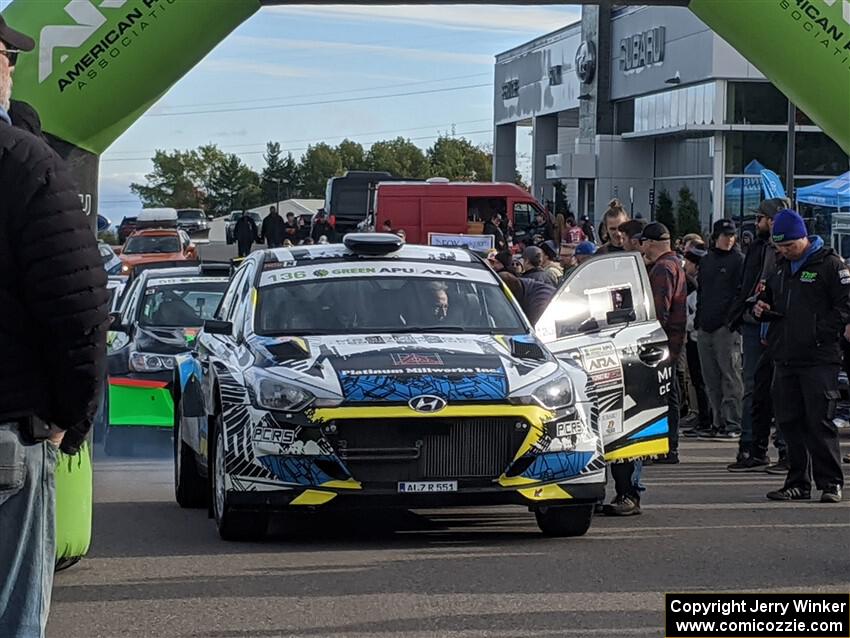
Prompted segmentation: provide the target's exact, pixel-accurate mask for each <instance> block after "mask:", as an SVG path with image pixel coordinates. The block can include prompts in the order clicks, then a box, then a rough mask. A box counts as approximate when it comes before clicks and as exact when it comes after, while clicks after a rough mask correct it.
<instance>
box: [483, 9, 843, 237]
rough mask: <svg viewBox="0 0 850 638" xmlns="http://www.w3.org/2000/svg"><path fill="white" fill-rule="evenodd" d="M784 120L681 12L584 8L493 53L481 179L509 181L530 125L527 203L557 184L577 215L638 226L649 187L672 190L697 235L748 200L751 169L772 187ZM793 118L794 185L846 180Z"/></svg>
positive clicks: (751, 201) (799, 117) (779, 167)
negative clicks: (633, 218) (690, 204)
mask: <svg viewBox="0 0 850 638" xmlns="http://www.w3.org/2000/svg"><path fill="white" fill-rule="evenodd" d="M777 46H782V44H781V43H777ZM825 99H827V98H826V96H825ZM788 113H789V105H788V102H787V100H786V98H785V97H784V96H783V94H782V93H781V92H780V91H779V90H778V89H776V88H775V87H774V86H773V85H772V84H771V83H770V82H768V81H767V80H766V79H765V77H764V76H763V75H762V74H761V73H759V71H758V70H757V69H756V68H755V67H754V66H753V65H751V64H750V63H749V62H747V60H745V59H744V58H743V57H742V56H741V55H740V54H739V53H738V52H737V51H735V49H733V48H732V47H731V46H730V45H729V44H728V43H726V42H725V41H724V40H723V39H722V38H720V37H719V36H718V35H716V34H715V33H714V32H713V31H711V30H710V29H709V28H708V27H707V26H706V25H705V24H704V23H703V22H702V21H701V20H699V18H697V17H696V16H695V15H694V14H693V13H691V12H690V11H689V10H687V9H685V8H681V7H664V6H633V7H619V8H614V9H610V8H606V7H605V6H601V7H600V6H591V5H585V6H584V7H583V9H582V18H581V21H579V22H576V23H575V24H571V25H569V26H566V27H564V28H562V29H559V30H557V31H553V32H552V33H549V34H547V35H543V36H541V37H539V38H537V39H535V40H533V41H531V42H528V43H526V44H523V45H521V46H519V47H516V48H514V49H511V50H510V51H505V52H504V53H501V54H499V55H497V56H496V66H495V86H494V120H495V121H494V125H495V126H494V130H495V133H494V138H495V139H494V179H495V180H497V181H511V182H512V181H514V177H515V175H516V170H517V135H518V134H523V133H527V132H528V130H529V129H528V128H526V127H530V130H531V138H532V144H531V183H532V193H533V194H534V195H535V197H537V198H538V199H540V200H541V201H544V200H555V185H556V184H557V183H558V182H561V183H562V184H563V186H564V187H565V193H566V197H567V199H568V201H569V203H570V206H571V208H572V210H573V211H574V212H576V213H577V214H578V215H585V214H587V215H588V216H590V218H591V219H594V220H595V221H597V222H598V221H599V220H600V218H601V215H602V213H603V212H604V210H605V207H606V204H607V203H608V201H609V200H610V199H611V198H613V197H617V198H618V199H620V201H621V202H623V204H624V205H625V206H626V208H627V209H630V210H631V211H632V213H633V214H635V215H636V214H641V215H642V216H643V217H644V218H650V217H652V212H651V211H652V210H653V209H654V206H655V202H656V199H657V198H658V196H659V194H660V193H661V192H662V191H666V192H667V193H668V194H669V195H670V197H671V198H672V199H673V201H674V203H675V202H676V200H677V196H678V193H679V190H680V189H681V188H682V187H683V186H686V187H688V189H689V190H690V191H691V193H692V195H693V198H694V199H695V201H696V202H697V205H698V207H699V210H700V220H701V224H702V226H703V228H708V227H709V226H710V224H711V222H712V220H716V219H719V218H722V217H732V218H738V216H739V215H740V214H741V211H742V209H743V210H744V211H745V213H746V212H747V210H748V209H749V208H752V207H754V206H756V205H757V204H758V201H759V199H760V193H761V178H760V177H759V170H760V169H761V168H767V169H769V170H772V171H774V172H775V173H777V174H778V175H779V177H780V178H781V179H782V182H783V184H785V182H786V178H785V171H786V149H787V142H788V139H789V134H788ZM795 122H796V134H795V140H796V143H795V145H794V147H795V154H796V159H795V171H794V172H795V175H794V185H795V188H799V187H801V186H807V185H809V184H812V183H815V182H819V181H823V180H825V179H827V178H830V177H835V176H838V175H840V174H842V173H844V172H846V171H847V170H848V167H850V166H849V165H848V156H847V155H846V154H845V153H843V151H842V150H841V149H840V148H839V147H838V145H837V144H835V142H833V141H832V140H831V139H830V138H829V137H827V136H826V135H825V134H824V133H823V132H821V130H820V129H819V128H818V127H817V126H814V125H813V124H812V122H811V121H810V120H808V118H807V117H806V115H805V114H804V113H802V112H800V111H797V113H796V117H795ZM786 190H787V184H786Z"/></svg>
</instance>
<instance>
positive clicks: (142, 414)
mask: <svg viewBox="0 0 850 638" xmlns="http://www.w3.org/2000/svg"><path fill="white" fill-rule="evenodd" d="M172 380H173V373H172V372H171V371H170V370H169V371H165V372H151V373H138V372H133V373H130V374H126V375H121V376H111V377H109V404H108V405H109V421H108V423H109V426H110V427H147V428H167V429H171V428H173V427H174V398H173V393H172V388H171V386H172Z"/></svg>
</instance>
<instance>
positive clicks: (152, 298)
mask: <svg viewBox="0 0 850 638" xmlns="http://www.w3.org/2000/svg"><path fill="white" fill-rule="evenodd" d="M225 288H227V282H226V281H215V282H206V283H204V282H200V281H191V280H190V281H186V282H183V283H176V284H163V283H159V282H157V281H156V280H154V281H152V282H151V283H150V284H149V285H148V287H147V288H146V289H145V296H144V301H143V302H142V305H141V309H140V311H139V313H140V314H139V325H142V326H161V327H177V328H200V327H201V326H202V325H204V321H205V320H207V319H212V317H213V314H214V313H215V309H216V308H217V307H218V302H219V301H220V300H221V298H222V296H223V295H224V290H225Z"/></svg>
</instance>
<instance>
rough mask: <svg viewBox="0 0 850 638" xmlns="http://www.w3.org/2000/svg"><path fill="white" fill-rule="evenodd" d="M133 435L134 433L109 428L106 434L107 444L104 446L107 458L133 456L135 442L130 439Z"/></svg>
mask: <svg viewBox="0 0 850 638" xmlns="http://www.w3.org/2000/svg"><path fill="white" fill-rule="evenodd" d="M131 434H133V432H127V431H123V430H120V429H116V428H110V427H107V428H106V432H105V433H104V437H105V438H106V444H105V445H104V446H103V451H104V452H106V456H132V455H133V440H132V439H131V438H130V435H131Z"/></svg>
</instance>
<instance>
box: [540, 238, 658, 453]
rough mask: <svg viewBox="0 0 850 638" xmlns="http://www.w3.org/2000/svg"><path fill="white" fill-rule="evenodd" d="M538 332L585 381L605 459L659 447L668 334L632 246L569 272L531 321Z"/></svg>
mask: <svg viewBox="0 0 850 638" xmlns="http://www.w3.org/2000/svg"><path fill="white" fill-rule="evenodd" d="M536 332H537V335H538V337H539V338H540V339H541V340H542V341H543V342H544V343H546V344H547V346H548V347H549V349H550V350H551V351H552V352H553V353H554V354H555V355H556V356H558V357H560V358H567V357H569V358H572V359H573V360H575V361H576V362H577V363H578V364H579V365H580V366H581V367H582V368H584V370H585V371H586V372H587V374H588V375H589V376H590V378H591V380H592V385H593V386H595V391H596V393H597V398H598V410H599V414H598V423H599V431H600V435H601V436H602V440H603V443H604V445H605V458H606V460H608V461H614V460H620V459H634V458H640V457H645V456H654V455H658V454H666V453H667V451H668V448H669V441H668V424H667V393H668V392H669V391H670V389H671V387H672V383H673V374H674V372H673V366H672V365H671V361H670V355H669V350H668V348H667V336H666V335H665V334H664V331H663V330H662V329H661V325H660V324H659V323H658V321H657V320H656V318H655V307H654V303H653V300H652V294H651V291H650V287H649V276H648V274H647V272H646V267H645V266H644V263H643V260H642V258H641V256H640V255H639V254H637V253H616V254H612V255H600V256H599V257H596V258H594V259H591V260H590V261H588V262H585V263H584V264H582V265H581V266H579V267H578V268H577V269H576V270H575V271H573V272H572V273H571V274H570V276H569V277H568V278H567V280H566V281H565V282H564V284H563V285H562V286H561V287H560V288H559V289H558V292H557V293H555V296H554V297H553V298H552V301H551V302H550V304H549V307H548V308H547V309H546V311H545V312H544V313H543V316H542V317H541V318H540V321H539V322H538V323H537V326H536Z"/></svg>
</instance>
